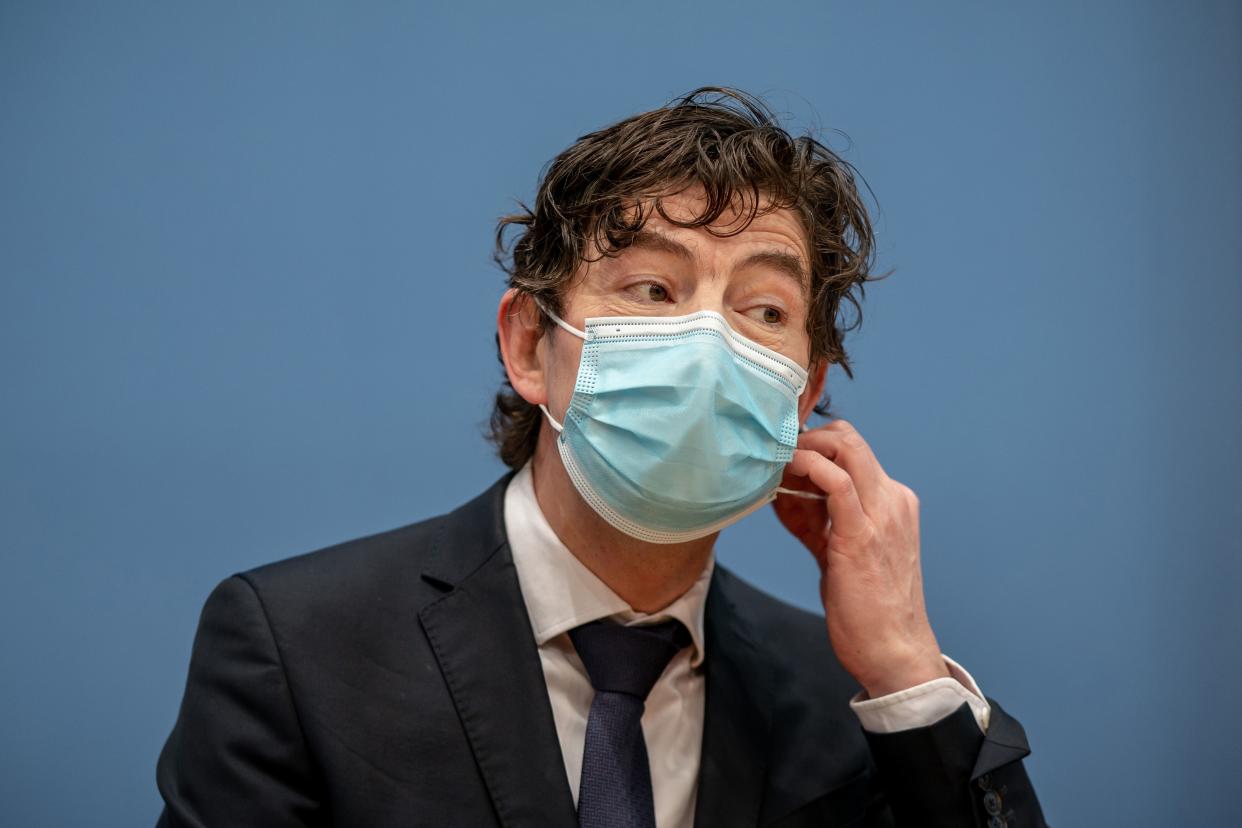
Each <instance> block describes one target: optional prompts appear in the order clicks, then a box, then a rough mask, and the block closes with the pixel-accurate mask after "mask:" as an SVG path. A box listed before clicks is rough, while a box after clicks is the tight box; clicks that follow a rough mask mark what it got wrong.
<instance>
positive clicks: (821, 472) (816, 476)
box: [789, 449, 870, 538]
mask: <svg viewBox="0 0 1242 828" xmlns="http://www.w3.org/2000/svg"><path fill="white" fill-rule="evenodd" d="M789 470H790V472H792V473H793V474H796V475H799V476H800V477H809V478H810V479H811V481H812V482H813V483H814V484H815V485H816V486H818V487H819V488H820V489H822V490H823V491H824V493H825V494H827V495H828V517H829V519H830V520H831V521H832V526H833V531H834V532H836V533H837V534H838V535H840V536H841V537H842V538H856V537H859V536H861V535H863V534H865V533H866V532H867V531H868V530H869V529H870V522H869V520H868V518H867V513H866V512H864V511H863V507H862V502H861V501H859V499H858V490H857V489H856V488H855V486H854V481H853V480H852V479H851V478H850V475H849V472H847V471H846V470H845V469H843V468H841V467H840V466H838V465H837V464H836V463H834V462H832V461H831V460H829V459H828V458H827V457H825V456H823V455H822V454H820V453H818V452H816V451H811V450H807V449H794V456H793V460H791V461H790V462H789Z"/></svg>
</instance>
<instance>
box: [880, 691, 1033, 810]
mask: <svg viewBox="0 0 1242 828" xmlns="http://www.w3.org/2000/svg"><path fill="white" fill-rule="evenodd" d="M987 701H988V703H989V704H990V705H991V710H992V712H991V719H990V722H989V724H988V730H987V733H986V734H985V733H983V732H982V731H980V730H979V725H978V724H977V723H976V721H975V717H974V714H973V713H972V712H971V709H970V706H969V705H968V704H966V703H965V702H963V703H962V705H961V706H960V707H958V708H957V710H956V711H954V712H953V713H952V714H950V715H949V716H946V717H945V718H943V719H941V720H940V721H938V722H936V723H935V724H932V725H928V726H927V727H919V728H914V729H911V730H902V731H897V732H894V733H872V732H869V731H864V733H865V735H866V738H867V743H868V745H869V747H870V749H871V756H872V759H873V761H874V762H875V765H876V768H877V771H878V776H879V780H880V785H881V788H882V789H883V791H884V794H885V799H886V800H887V804H888V808H887V809H885V810H886V811H887V812H888V813H883V814H882V816H883V818H882V819H880V818H879V817H880V814H877V824H882V825H889V824H890V822H889V820H891V824H895V825H897V826H899V827H900V828H906V826H911V828H913V827H914V826H918V828H939V826H944V827H945V828H949V827H950V826H952V828H963V826H977V828H1012V827H1014V826H1023V828H1027V826H1033V827H1034V828H1047V823H1046V822H1045V821H1044V815H1043V811H1042V810H1041V809H1040V807H1039V800H1038V799H1037V798H1036V796H1035V789H1034V787H1033V786H1032V785H1031V780H1030V778H1029V777H1028V776H1027V774H1026V769H1025V768H1024V767H1023V765H1022V759H1023V758H1025V757H1026V756H1028V755H1029V754H1030V752H1031V749H1030V746H1029V745H1028V743H1027V739H1026V733H1025V732H1024V731H1023V729H1022V725H1020V724H1019V723H1018V721H1017V719H1014V718H1013V717H1012V716H1010V715H1009V714H1007V713H1006V712H1005V711H1004V710H1003V709H1002V708H1001V706H1000V705H999V704H997V703H996V701H995V700H993V699H991V698H988V699H987Z"/></svg>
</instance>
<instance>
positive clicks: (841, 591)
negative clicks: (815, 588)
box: [773, 420, 950, 698]
mask: <svg viewBox="0 0 1242 828" xmlns="http://www.w3.org/2000/svg"><path fill="white" fill-rule="evenodd" d="M781 485H782V486H784V487H786V488H790V489H799V490H804V491H816V492H823V493H825V494H826V495H827V501H823V500H810V499H807V498H801V497H792V496H789V495H778V496H777V498H776V501H775V502H774V503H773V507H774V508H775V509H776V514H777V517H779V518H780V521H781V523H782V524H784V526H785V528H786V529H788V530H789V531H790V532H791V533H793V535H794V536H795V537H797V538H798V540H800V541H802V543H803V545H804V546H806V548H807V549H809V550H811V554H812V555H814V556H815V560H816V561H817V562H818V563H819V567H820V582H819V587H820V597H821V598H822V599H823V602H824V614H825V616H826V617H827V620H828V637H829V639H830V640H831V642H832V648H833V650H834V651H835V652H836V654H837V659H838V660H839V661H840V662H841V665H842V666H843V667H844V668H845V669H846V670H847V671H848V672H849V673H850V675H852V676H853V677H854V678H855V679H856V680H857V681H858V683H859V684H861V685H862V686H863V688H864V689H865V690H866V691H867V693H868V695H869V696H870V697H871V698H875V697H877V696H882V695H885V694H887V693H892V692H895V691H897V690H903V689H905V688H907V687H913V686H914V685H916V684H921V683H923V682H925V681H930V680H931V679H934V678H939V677H941V676H949V675H950V673H949V670H948V667H947V665H946V664H945V662H944V658H943V657H942V656H941V653H940V647H939V645H938V644H937V643H936V636H935V635H934V634H933V633H932V629H931V622H930V621H929V620H928V618H927V609H926V607H925V606H924V602H923V576H922V572H921V570H920V565H919V501H918V497H916V496H915V494H914V492H913V491H912V490H911V489H910V488H909V487H908V486H906V485H904V484H902V483H899V482H897V481H896V480H893V479H892V478H890V477H889V476H888V475H887V474H885V472H884V469H883V468H881V467H880V464H879V461H877V460H876V458H875V455H874V454H873V453H872V452H871V447H870V446H868V445H867V442H866V441H865V440H864V439H863V438H862V435H860V434H859V433H858V431H857V430H855V428H854V427H853V426H852V425H850V424H849V423H847V422H846V421H844V420H834V421H833V422H831V423H829V424H828V425H826V426H823V427H822V428H818V429H814V430H812V431H807V432H804V433H803V434H802V435H801V436H800V437H799V438H798V448H797V449H795V450H794V456H793V460H792V461H791V462H790V463H789V465H788V466H786V468H785V476H784V479H783V480H782V482H781Z"/></svg>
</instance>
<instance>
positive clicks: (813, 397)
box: [798, 359, 828, 423]
mask: <svg viewBox="0 0 1242 828" xmlns="http://www.w3.org/2000/svg"><path fill="white" fill-rule="evenodd" d="M827 378H828V360H826V359H817V360H815V361H814V362H812V363H811V367H810V370H809V371H808V376H807V381H806V388H804V389H802V396H801V397H799V398H798V422H800V423H805V422H806V418H807V417H809V416H811V410H812V409H814V408H815V404H816V403H817V402H819V398H820V397H822V396H823V395H824V382H825V381H826V380H827Z"/></svg>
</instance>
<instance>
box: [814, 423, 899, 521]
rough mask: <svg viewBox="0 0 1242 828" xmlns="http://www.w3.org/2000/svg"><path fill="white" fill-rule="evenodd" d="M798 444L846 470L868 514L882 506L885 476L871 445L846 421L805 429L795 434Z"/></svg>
mask: <svg viewBox="0 0 1242 828" xmlns="http://www.w3.org/2000/svg"><path fill="white" fill-rule="evenodd" d="M798 447H799V448H803V449H810V450H812V451H816V452H818V453H820V454H822V455H824V456H825V457H827V458H828V459H829V460H831V461H832V462H834V463H836V464H837V465H838V466H840V467H841V468H843V469H845V470H846V471H847V472H848V473H849V475H850V477H851V478H852V479H853V481H854V486H855V487H856V488H857V489H858V496H859V499H860V500H861V501H862V504H863V508H864V509H866V510H867V512H868V513H871V512H873V511H874V510H875V509H877V508H880V507H881V505H882V503H883V502H884V487H885V485H886V484H887V482H888V475H887V474H886V473H885V471H884V468H883V466H881V465H880V461H879V460H877V459H876V456H875V453H874V452H873V451H872V450H871V446H869V445H868V444H867V441H866V440H864V439H863V437H862V435H861V434H859V433H858V431H857V429H855V428H854V427H853V426H851V425H850V424H849V423H846V422H845V421H844V420H834V421H833V422H832V423H829V424H828V425H827V426H825V427H824V428H818V429H815V430H813V431H807V432H804V433H802V434H801V435H799V437H798Z"/></svg>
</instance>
